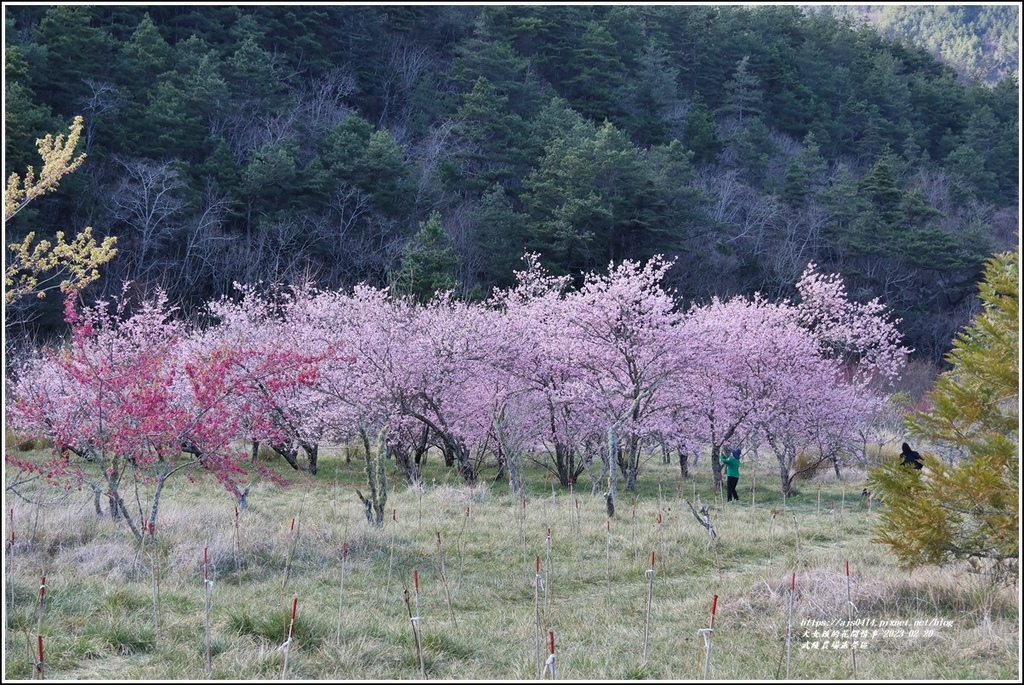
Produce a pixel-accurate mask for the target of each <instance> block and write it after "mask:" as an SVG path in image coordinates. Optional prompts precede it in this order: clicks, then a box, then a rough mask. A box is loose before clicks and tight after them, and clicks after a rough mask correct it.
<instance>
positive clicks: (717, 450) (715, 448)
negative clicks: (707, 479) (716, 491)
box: [711, 445, 722, 488]
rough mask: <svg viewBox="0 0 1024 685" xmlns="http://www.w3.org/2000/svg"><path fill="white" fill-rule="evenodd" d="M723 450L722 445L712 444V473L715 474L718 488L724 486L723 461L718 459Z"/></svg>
mask: <svg viewBox="0 0 1024 685" xmlns="http://www.w3.org/2000/svg"><path fill="white" fill-rule="evenodd" d="M721 450H722V448H721V446H720V445H712V446H711V474H712V476H714V483H715V487H716V488H720V487H722V462H720V461H718V457H719V455H720V454H721V453H722V451H721Z"/></svg>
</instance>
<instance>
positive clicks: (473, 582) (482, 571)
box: [4, 452, 1021, 681]
mask: <svg viewBox="0 0 1024 685" xmlns="http://www.w3.org/2000/svg"><path fill="white" fill-rule="evenodd" d="M362 469H363V466H362V463H361V462H359V461H357V460H353V461H352V462H351V463H346V462H345V460H344V459H343V458H342V457H340V456H336V455H333V454H332V453H330V452H328V453H327V454H326V455H324V456H322V457H321V460H320V473H319V475H318V476H316V477H311V476H309V475H302V474H297V473H295V472H289V473H288V474H284V475H286V476H288V477H289V478H290V479H291V480H292V484H291V485H290V486H289V487H288V488H279V487H277V486H273V485H270V484H269V483H259V482H258V483H255V484H254V486H253V488H252V492H251V493H250V495H249V498H248V499H249V503H250V504H249V507H248V508H247V509H246V510H245V511H242V512H240V513H239V514H238V516H237V517H236V513H235V501H234V499H233V498H232V497H231V496H229V495H228V494H226V493H225V492H224V491H223V490H222V489H220V488H219V487H218V486H216V485H215V484H213V483H212V482H206V481H204V482H201V483H189V482H188V481H186V480H184V479H181V480H173V481H171V483H170V484H169V486H168V490H167V491H166V493H165V495H164V498H163V500H162V503H161V510H160V516H159V519H158V524H157V530H156V542H155V543H145V544H143V545H141V546H140V545H139V544H138V543H136V542H134V540H133V539H132V538H131V536H130V535H129V534H128V533H127V531H126V530H125V529H124V528H117V527H115V525H114V524H113V523H112V522H111V521H110V520H107V519H99V518H97V516H96V514H95V512H94V511H93V504H92V498H91V496H89V495H87V494H86V493H84V492H70V493H61V492H58V491H56V490H53V489H39V490H37V489H36V486H35V485H34V484H33V483H25V484H22V485H20V486H19V492H21V493H22V494H26V495H29V496H30V499H31V500H34V501H29V500H27V499H25V498H22V497H20V496H16V495H14V494H12V492H11V491H9V490H8V491H7V492H6V493H5V514H4V516H5V520H4V539H5V541H6V544H5V559H4V564H5V565H4V571H5V600H6V608H7V612H8V613H7V632H6V635H5V654H4V669H5V677H4V679H5V681H6V680H24V679H32V678H33V677H37V676H36V674H34V673H33V671H34V668H35V662H36V661H37V649H38V639H37V635H40V634H41V635H42V636H43V642H44V661H43V675H44V676H45V678H46V679H61V680H92V679H95V680H168V679H171V680H174V679H181V680H204V679H208V678H212V679H231V680H243V679H244V680H279V679H283V678H287V679H318V680H418V679H422V678H423V676H422V675H421V671H420V659H419V653H418V651H417V640H416V637H415V635H414V632H413V622H411V621H410V610H412V612H413V613H418V616H419V618H418V619H417V620H416V621H415V624H416V626H417V628H418V632H419V637H420V642H421V645H422V655H423V669H424V670H423V673H424V674H425V677H426V679H430V680H441V679H448V680H523V679H526V680H530V679H538V678H541V677H542V668H543V666H544V662H545V660H546V657H548V654H549V652H550V637H551V635H553V638H554V646H555V660H554V666H555V671H556V673H555V675H556V678H557V679H559V680H622V679H654V680H669V679H671V680H694V679H702V678H703V677H704V674H705V669H706V671H707V678H709V679H717V680H774V679H785V678H786V677H787V673H788V674H789V677H790V679H799V680H834V679H854V678H856V679H866V680H993V679H998V680H1010V681H1017V680H1019V678H1020V675H1021V674H1020V641H1019V638H1020V601H1019V589H1018V588H1017V587H1006V586H1003V585H996V584H992V583H990V582H989V581H987V580H986V579H985V578H984V577H982V576H979V575H977V574H973V573H971V572H969V571H968V569H967V568H966V567H947V568H941V569H939V568H924V569H919V570H916V571H913V572H908V571H904V570H900V569H899V568H898V567H897V565H896V563H895V559H894V558H893V557H892V555H891V554H890V553H889V552H888V551H887V550H886V549H885V548H883V547H881V546H878V545H875V544H873V543H871V542H870V537H871V533H870V526H871V523H872V520H873V519H875V518H877V510H878V507H879V506H883V504H880V503H877V502H876V503H874V504H873V509H874V511H871V510H869V505H868V503H867V502H866V501H865V500H864V498H862V497H861V495H860V493H861V489H862V488H863V486H864V474H863V473H847V474H844V478H845V481H838V480H836V479H835V477H834V476H833V475H832V474H829V475H828V476H825V477H823V478H822V479H821V480H813V481H803V482H801V483H800V484H799V485H798V488H799V490H800V493H799V494H798V495H797V496H794V497H790V498H789V499H788V500H787V501H786V502H785V503H784V502H783V501H782V500H781V497H780V495H779V494H778V490H779V488H778V476H777V466H776V465H775V463H774V461H764V462H762V463H760V464H745V466H744V472H743V475H742V478H741V480H740V488H739V489H740V492H741V495H742V496H743V498H744V499H743V501H742V503H735V502H733V503H728V504H726V503H725V502H724V501H723V500H722V498H721V497H718V498H717V499H716V497H715V493H714V491H713V489H712V487H711V473H710V466H709V465H708V461H707V459H706V458H705V459H702V460H701V462H700V463H699V464H698V465H697V466H696V467H695V468H694V469H693V472H694V473H695V477H694V478H692V479H689V480H686V481H683V480H682V479H681V478H680V476H679V471H678V466H676V465H663V464H661V463H658V462H657V461H651V462H648V463H646V464H645V465H644V470H643V471H642V473H641V475H640V484H639V489H638V491H637V492H636V493H629V492H622V491H620V493H619V499H618V506H617V509H616V516H615V518H614V519H611V520H610V521H609V519H608V518H607V515H606V512H605V503H604V499H603V498H602V497H601V496H600V494H598V495H597V496H591V492H590V484H589V482H587V483H585V485H584V487H582V488H577V489H575V490H574V491H572V492H570V491H569V490H568V489H561V488H557V487H556V485H557V484H556V483H554V481H551V480H547V479H546V478H545V474H544V472H543V471H542V470H539V469H538V470H533V471H530V472H529V473H528V478H529V492H528V496H527V499H526V504H525V506H524V505H523V502H522V501H521V500H518V499H513V497H512V496H511V495H510V493H509V488H508V485H507V483H492V484H486V483H482V484H479V485H477V486H476V487H474V488H472V489H471V488H469V487H466V486H464V485H462V484H460V482H459V481H458V479H457V476H456V475H455V474H454V473H452V474H449V473H448V472H447V471H446V470H445V469H444V468H443V465H442V464H440V463H439V460H437V459H434V458H432V460H431V461H430V462H428V464H427V467H426V471H425V485H424V487H423V488H422V489H414V488H411V487H409V486H407V485H405V484H404V483H401V482H400V481H399V480H398V479H396V478H395V477H394V474H393V473H390V472H389V477H390V478H391V489H392V492H391V493H390V497H389V499H388V502H387V511H388V517H387V520H386V521H385V525H384V526H383V528H382V529H375V528H372V527H370V526H369V525H368V523H367V521H366V519H365V517H364V515H363V511H362V505H361V503H360V501H359V500H358V499H357V497H356V495H355V492H354V490H355V488H356V487H361V488H363V489H364V491H365V487H364V486H363V484H364V482H365V479H364V473H363V470H362ZM282 473H284V472H283V471H282ZM6 476H7V481H8V484H10V483H11V482H12V481H14V479H15V478H17V477H18V474H17V473H15V472H13V471H11V470H10V469H8V472H7V474H6ZM583 480H587V479H586V478H584V479H583ZM752 486H753V487H752ZM126 491H127V490H126ZM132 492H134V490H133V491H132ZM697 494H699V495H700V497H701V498H702V499H703V501H704V502H705V503H707V504H709V505H712V514H711V516H712V521H713V523H714V526H715V529H716V530H717V532H718V539H717V541H713V540H712V539H711V538H710V536H709V535H708V533H707V531H705V529H704V528H703V527H702V526H701V525H699V524H698V522H697V521H696V519H695V518H694V516H693V515H692V514H691V513H690V511H689V509H688V507H687V503H686V501H687V500H690V501H691V502H693V503H694V504H695V505H696V503H697V502H696V498H695V495H697ZM143 495H145V493H144V492H143ZM133 498H134V496H133ZM142 501H143V502H146V501H147V500H146V498H145V496H143V497H142ZM392 513H393V518H392ZM236 524H237V525H236ZM549 531H550V542H549V539H548V532H549ZM12 536H13V544H12V543H11V540H12ZM439 540H440V544H439ZM652 552H653V553H654V559H655V561H654V565H653V574H652V573H651V572H650V570H651V569H652V565H651V554H652ZM204 554H205V558H206V560H207V563H206V564H204ZM442 562H443V569H444V573H443V574H442ZM847 563H848V564H849V576H847V572H846V568H847ZM538 565H539V568H540V572H539V574H538V572H537V569H538ZM204 573H205V577H207V578H208V579H209V580H210V581H212V582H211V584H209V585H206V584H204ZM794 574H795V575H794ZM43 576H45V579H46V581H45V585H46V590H45V596H44V599H43V602H42V605H41V607H40V601H39V595H40V592H39V588H40V584H41V580H42V578H43ZM414 576H415V577H418V580H419V593H418V597H417V593H416V592H415V589H416V588H415V585H414ZM538 576H540V578H539V579H538ZM794 578H795V582H794ZM791 586H793V588H794V589H793V590H792V591H791ZM206 590H208V594H207V593H206V592H205V591H206ZM406 591H408V592H409V593H410V601H409V603H408V605H407V603H406V601H405V598H404V593H405V592H406ZM848 593H849V594H848ZM715 596H717V604H716V613H715V617H714V631H713V633H711V634H710V635H711V639H710V655H708V650H707V643H706V642H705V638H704V635H706V634H707V633H705V634H702V633H700V632H699V631H700V630H702V629H706V628H708V627H710V624H711V620H712V615H711V608H712V603H713V598H714V597H715ZM417 599H418V611H417V610H416V602H417ZM848 600H852V601H848ZM293 607H294V608H295V619H294V623H292V620H291V614H292V609H293ZM791 608H792V610H791ZM790 617H791V618H790ZM851 619H852V620H851ZM207 625H208V626H209V638H207ZM790 625H792V633H791V635H792V637H791V639H789V640H787V635H788V634H790V631H789V627H790ZM289 627H291V631H292V640H291V642H290V643H289V644H288V645H287V647H285V642H286V640H285V638H286V635H287V633H288V630H289ZM822 631H825V632H826V633H827V634H822ZM854 631H856V634H855V633H854ZM833 633H834V635H833ZM826 640H827V642H826ZM837 641H838V646H837V645H836V643H837ZM208 649H209V661H208V656H207V653H208V652H207V650H208ZM208 668H210V670H208ZM543 677H551V674H550V672H548V673H544V674H543Z"/></svg>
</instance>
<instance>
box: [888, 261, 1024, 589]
mask: <svg viewBox="0 0 1024 685" xmlns="http://www.w3.org/2000/svg"><path fill="white" fill-rule="evenodd" d="M980 290H981V292H980V297H981V301H982V311H981V313H979V314H978V315H977V316H976V317H975V318H974V320H973V321H972V323H971V325H970V326H968V327H967V328H966V329H964V330H963V331H962V332H961V333H960V334H959V335H957V337H956V339H955V340H954V342H953V350H952V351H951V352H950V353H949V354H948V355H947V360H948V361H949V362H950V364H952V368H951V369H950V370H949V371H947V372H946V373H944V374H943V375H942V376H941V377H940V378H939V379H938V381H937V382H936V384H935V387H934V389H933V390H932V392H931V393H930V394H929V400H930V403H931V408H930V409H929V410H928V411H925V412H917V413H913V414H911V415H909V416H908V417H907V423H908V426H909V427H910V430H911V433H912V434H913V435H915V436H917V437H918V438H920V439H923V440H924V441H926V442H927V444H931V445H935V446H936V447H938V448H941V449H943V451H945V452H947V453H950V454H953V455H954V458H953V459H952V461H946V460H944V459H941V458H939V457H937V456H935V455H934V454H929V453H927V452H926V453H925V454H924V464H925V468H924V469H923V470H921V471H917V470H915V469H911V468H907V467H904V466H902V465H901V464H900V463H899V462H895V463H889V464H883V465H881V466H879V467H877V468H875V469H873V470H872V472H871V476H872V478H873V479H874V480H875V483H876V489H877V490H876V491H877V493H878V494H880V495H881V496H882V501H883V502H884V503H885V506H884V508H883V509H882V512H881V516H880V522H879V523H878V525H877V526H876V528H875V540H876V541H878V542H881V543H883V544H885V545H887V546H888V547H890V548H891V549H892V551H893V552H894V553H895V554H896V556H897V557H898V558H899V560H900V562H901V563H903V564H904V565H906V566H917V565H921V564H943V563H947V562H949V561H953V560H958V559H966V560H967V561H969V562H970V563H972V564H973V565H974V566H976V567H981V565H982V563H983V562H987V563H988V564H989V565H990V570H993V571H995V572H999V573H1005V574H1007V575H1008V576H1012V577H1016V576H1017V574H1018V572H1019V569H1018V566H1017V564H1018V557H1019V551H1020V529H1019V518H1018V517H1019V514H1020V497H1019V495H1020V493H1019V479H1020V452H1019V450H1020V435H1019V432H1018V431H1019V416H1020V410H1019V377H1020V376H1019V374H1020V357H1019V350H1020V323H1019V322H1020V319H1019V316H1020V307H1019V296H1020V253H1019V251H1017V250H1015V251H1013V252H1008V253H1003V254H1000V255H997V256H995V257H993V258H992V259H990V260H989V262H988V264H987V266H986V270H985V278H984V281H983V283H982V284H981V288H980Z"/></svg>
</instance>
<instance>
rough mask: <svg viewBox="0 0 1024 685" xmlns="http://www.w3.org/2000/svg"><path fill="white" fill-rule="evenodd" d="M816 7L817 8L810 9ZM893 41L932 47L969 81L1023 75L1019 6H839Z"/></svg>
mask: <svg viewBox="0 0 1024 685" xmlns="http://www.w3.org/2000/svg"><path fill="white" fill-rule="evenodd" d="M811 7H813V6H811ZM835 12H836V13H837V14H839V15H845V14H850V15H852V16H854V17H857V18H859V19H861V20H863V21H866V22H868V23H870V24H871V25H872V26H874V27H875V28H876V29H878V31H879V32H880V33H881V34H882V35H883V36H887V37H889V38H903V39H906V40H908V41H910V42H912V43H913V44H915V45H920V46H922V47H925V48H927V49H928V51H929V52H931V53H932V54H933V55H934V56H936V57H938V58H939V59H941V60H942V61H943V62H946V63H947V64H949V65H950V66H952V67H953V68H954V69H956V71H957V72H958V73H959V74H961V75H962V76H963V77H964V78H966V79H977V80H980V81H983V82H985V83H996V82H998V81H1000V80H1001V79H1003V78H1005V77H1007V76H1009V75H1010V74H1013V73H1019V72H1020V35H1019V34H1020V5H1019V4H1018V3H1005V4H998V5H994V4H989V5H836V6H835Z"/></svg>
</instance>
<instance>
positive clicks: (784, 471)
mask: <svg viewBox="0 0 1024 685" xmlns="http://www.w3.org/2000/svg"><path fill="white" fill-rule="evenodd" d="M778 460H779V479H780V480H781V481H782V494H783V495H784V496H786V497H789V493H790V483H791V481H790V479H789V465H787V464H786V460H785V459H784V458H783V457H778Z"/></svg>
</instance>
